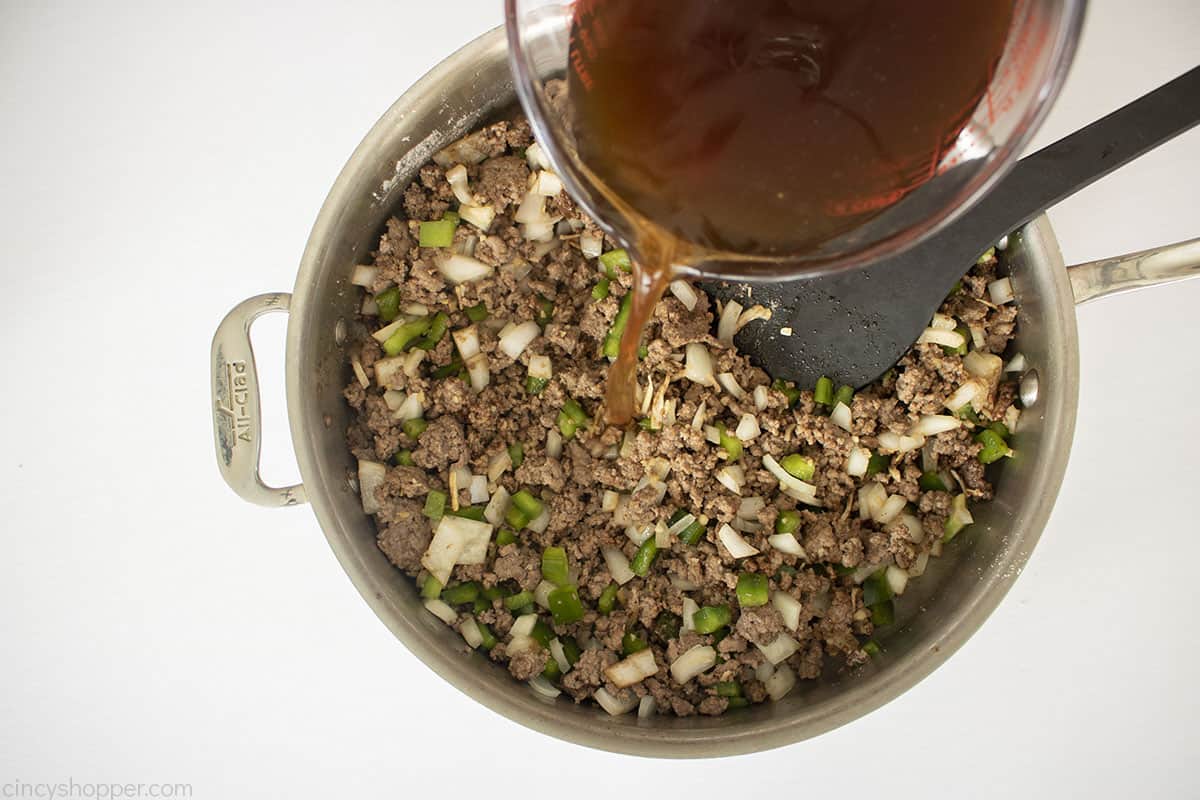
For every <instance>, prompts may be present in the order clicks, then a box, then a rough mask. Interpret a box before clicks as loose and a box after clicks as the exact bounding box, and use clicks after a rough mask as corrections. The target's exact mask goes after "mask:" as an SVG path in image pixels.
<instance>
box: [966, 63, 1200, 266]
mask: <svg viewBox="0 0 1200 800" xmlns="http://www.w3.org/2000/svg"><path fill="white" fill-rule="evenodd" d="M1197 123H1200V67H1195V68H1193V69H1191V70H1189V71H1188V72H1185V73H1184V74H1183V75H1180V76H1179V77H1178V78H1176V79H1174V80H1173V81H1171V82H1170V83H1167V84H1164V85H1163V86H1161V87H1159V88H1158V89H1155V90H1154V91H1153V92H1150V93H1149V94H1147V95H1144V96H1142V97H1140V98H1138V99H1137V100H1134V101H1133V102H1132V103H1130V104H1129V105H1127V106H1124V107H1122V108H1120V109H1118V110H1116V111H1114V112H1113V113H1111V114H1109V115H1108V116H1106V117H1103V118H1102V119H1099V120H1097V121H1096V122H1093V123H1092V124H1091V125H1088V126H1087V127H1086V128H1082V129H1080V130H1078V131H1076V132H1075V133H1073V134H1071V135H1070V136H1067V137H1066V138H1064V139H1060V140H1058V141H1057V142H1055V143H1054V144H1051V145H1048V146H1046V147H1044V148H1043V149H1041V150H1039V151H1037V152H1036V153H1034V154H1033V155H1030V156H1026V157H1025V158H1023V159H1021V160H1020V161H1019V162H1018V163H1017V165H1016V166H1015V167H1013V169H1012V171H1011V172H1010V173H1009V174H1008V175H1007V176H1006V177H1005V178H1004V179H1003V180H1001V181H1000V182H999V183H998V184H997V185H996V187H995V188H994V189H993V190H992V191H991V192H989V193H988V194H987V196H985V197H984V198H983V199H982V200H981V201H980V202H979V204H978V205H977V206H975V208H973V209H972V210H971V211H969V212H967V214H966V215H964V218H963V220H962V222H961V224H957V225H955V236H956V237H957V236H962V237H963V238H964V239H966V238H969V239H970V240H972V241H978V242H994V241H996V240H998V239H999V238H1000V237H1001V236H1003V235H1004V234H1006V233H1008V232H1009V231H1012V230H1015V229H1017V228H1019V227H1020V226H1022V225H1024V224H1025V223H1026V222H1029V221H1030V220H1032V219H1033V218H1034V217H1036V216H1038V215H1039V214H1041V213H1042V212H1043V211H1045V210H1046V209H1047V208H1050V207H1051V206H1053V205H1054V204H1056V203H1058V202H1059V201H1061V200H1064V199H1066V198H1067V197H1070V196H1071V195H1073V194H1075V193H1076V192H1078V191H1079V190H1080V189H1082V188H1084V187H1085V186H1088V185H1090V184H1092V183H1094V182H1095V181H1098V180H1100V179H1101V178H1103V177H1104V176H1105V175H1107V174H1109V173H1110V172H1112V171H1113V170H1115V169H1118V168H1119V167H1122V166H1124V165H1125V164H1128V163H1129V162H1130V161H1133V160H1134V159H1136V158H1138V157H1139V156H1141V155H1142V154H1144V153H1146V152H1148V151H1150V150H1153V149H1154V148H1155V147H1158V146H1159V145H1161V144H1163V143H1164V142H1167V141H1169V140H1171V139H1173V138H1175V137H1176V136H1178V135H1179V134H1181V133H1184V132H1185V131H1187V130H1189V129H1190V128H1192V127H1193V126H1195V125H1196V124H1197Z"/></svg>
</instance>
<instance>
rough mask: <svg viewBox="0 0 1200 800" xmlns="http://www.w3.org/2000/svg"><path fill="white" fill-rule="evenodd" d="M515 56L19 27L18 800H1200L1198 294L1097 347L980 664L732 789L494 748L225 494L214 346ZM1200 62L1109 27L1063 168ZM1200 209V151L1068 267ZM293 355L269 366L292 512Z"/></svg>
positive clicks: (12, 677) (211, 16) (1130, 179)
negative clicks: (476, 59) (435, 108)
mask: <svg viewBox="0 0 1200 800" xmlns="http://www.w3.org/2000/svg"><path fill="white" fill-rule="evenodd" d="M500 18H501V11H500V2H499V0H457V2H452V3H447V2H438V1H436V0H435V1H434V2H415V0H390V1H389V2H374V3H372V2H364V1H359V2H355V1H353V0H351V1H349V2H338V3H333V2H322V3H317V2H307V3H278V4H275V3H265V2H262V3H247V2H223V1H218V0H212V1H211V2H206V3H165V2H149V1H148V2H144V3H132V2H128V3H117V2H103V3H102V2H87V3H79V4H77V5H75V6H73V7H72V6H70V5H67V4H63V3H55V2H50V1H49V0H47V2H42V3H20V2H13V0H9V2H4V3H0V258H2V262H0V263H2V267H0V332H2V333H3V342H4V350H5V354H4V361H3V364H4V369H3V373H2V375H3V378H2V380H3V388H4V391H3V392H0V411H2V418H3V420H4V423H5V426H6V432H5V436H4V440H3V445H0V508H2V509H3V514H4V516H3V523H0V530H2V531H3V533H2V537H3V538H2V542H3V549H2V551H0V790H3V787H4V786H5V785H6V784H7V783H8V782H11V781H14V780H18V779H19V780H24V781H29V782H34V781H65V780H67V779H68V778H74V780H76V781H77V782H82V781H110V780H116V781H122V782H126V781H134V782H136V781H142V782H148V781H172V782H191V783H192V784H193V786H194V788H195V796H196V797H202V798H210V797H211V798H225V797H249V796H255V797H263V796H288V797H300V796H313V797H317V796H336V797H352V796H354V797H357V796H364V797H365V796H371V797H383V796H390V797H405V796H416V793H418V792H425V793H432V794H431V795H430V796H447V793H450V796H453V795H456V794H458V793H459V792H460V791H461V792H466V791H472V792H482V791H484V789H483V786H484V782H485V781H487V782H488V783H489V784H494V786H492V787H491V788H489V789H487V791H488V793H489V795H490V796H496V797H528V796H530V795H537V794H539V793H552V794H554V795H558V796H563V797H574V798H590V797H606V798H607V797H613V796H616V795H617V793H618V792H622V791H623V790H625V789H626V788H629V789H634V788H640V789H642V790H643V791H645V790H647V789H649V790H652V791H653V790H655V789H657V788H658V787H668V786H670V787H678V789H679V790H680V791H682V790H684V789H685V787H686V788H691V789H700V790H701V791H702V792H703V793H704V794H705V795H708V794H711V795H718V794H722V795H725V794H728V793H731V792H739V793H742V792H746V791H750V792H752V793H753V795H754V796H761V797H768V796H781V795H783V794H784V793H788V794H793V795H795V796H818V795H821V796H828V793H829V792H833V791H836V792H839V793H843V792H851V793H864V792H865V793H868V794H876V793H878V794H880V795H882V794H886V795H888V796H912V797H930V796H952V797H961V796H964V795H965V796H974V797H983V796H995V797H1009V796H1045V797H1050V796H1062V795H1063V794H1070V795H1074V796H1077V795H1082V794H1084V792H1087V794H1088V795H1089V796H1092V797H1123V796H1129V795H1132V794H1134V793H1135V792H1136V793H1137V794H1138V795H1139V796H1143V795H1145V796H1185V795H1191V796H1196V794H1197V792H1200V776H1198V773H1197V771H1196V770H1195V766H1194V761H1193V760H1194V759H1195V758H1196V757H1197V756H1198V755H1200V747H1198V746H1197V743H1198V742H1200V736H1198V735H1197V733H1196V726H1197V712H1200V688H1198V687H1197V681H1196V679H1195V676H1196V674H1197V667H1196V664H1197V661H1198V660H1200V633H1198V627H1197V624H1196V619H1197V614H1196V608H1197V580H1198V579H1197V567H1196V565H1197V563H1200V530H1198V526H1197V523H1196V513H1195V509H1196V505H1195V502H1196V500H1195V498H1196V479H1197V477H1198V475H1200V470H1198V469H1197V450H1198V449H1200V433H1198V432H1197V429H1196V424H1195V417H1194V410H1195V403H1196V399H1195V398H1196V396H1197V393H1198V392H1200V358H1198V357H1197V354H1196V347H1195V342H1196V338H1197V336H1196V335H1197V333H1198V332H1200V327H1198V325H1200V324H1198V323H1197V321H1196V320H1197V317H1196V307H1197V305H1198V304H1200V282H1197V283H1192V284H1184V285H1179V286H1175V287H1172V288H1167V289H1160V290H1158V291H1147V292H1144V293H1140V294H1137V295H1133V296H1127V297H1121V298H1117V299H1112V300H1109V301H1106V302H1101V303H1097V304H1095V305H1092V306H1088V307H1086V308H1084V309H1082V310H1081V311H1080V314H1079V320H1080V338H1081V340H1082V348H1083V356H1082V374H1083V383H1082V389H1081V401H1082V404H1081V407H1080V411H1079V433H1078V436H1077V438H1076V441H1075V449H1074V455H1073V458H1072V461H1071V466H1070V469H1069V471H1068V474H1067V480H1066V485H1065V486H1064V487H1063V491H1062V494H1061V496H1060V499H1059V501H1058V505H1057V508H1056V511H1055V513H1054V516H1053V518H1052V520H1051V522H1050V525H1049V528H1048V530H1047V531H1046V534H1045V536H1044V537H1043V539H1042V543H1041V545H1040V547H1039V548H1038V550H1037V552H1036V553H1035V554H1034V556H1033V559H1032V561H1031V562H1030V565H1029V568H1028V569H1027V570H1026V572H1025V574H1024V575H1023V576H1022V578H1021V579H1020V581H1019V582H1018V583H1017V585H1016V588H1015V589H1014V590H1013V592H1012V593H1011V594H1010V595H1009V597H1008V599H1007V600H1006V601H1005V603H1004V604H1003V606H1002V607H1001V608H1000V610H999V611H998V612H997V613H996V614H995V616H994V617H993V618H992V619H991V620H990V621H989V622H988V623H987V625H986V626H985V627H984V628H983V629H982V631H981V632H980V633H979V634H978V635H977V636H976V637H975V638H974V639H972V641H971V642H969V643H968V644H967V645H966V647H964V648H963V649H962V651H961V652H959V653H958V655H956V656H955V657H954V658H953V659H951V660H950V662H949V663H948V664H946V666H944V667H942V668H941V669H940V670H939V671H938V672H936V673H935V674H934V675H933V676H932V677H930V678H929V679H927V680H926V681H925V682H924V683H922V684H921V685H920V686H918V687H917V688H916V689H914V690H912V691H910V692H909V693H907V694H906V695H904V696H903V697H902V698H900V699H899V700H896V701H895V702H893V703H891V704H890V705H889V706H887V707H886V708H884V709H882V710H880V711H878V712H876V713H874V714H872V715H870V716H869V717H867V718H865V719H863V720H860V721H858V722H856V723H854V724H852V725H849V726H847V727H844V728H842V729H840V730H838V731H835V732H833V733H830V734H827V735H825V736H823V737H821V738H819V739H817V740H815V741H811V742H807V743H803V744H800V745H796V746H792V747H788V748H785V749H782V750H777V751H774V752H770V753H764V754H759V755H755V756H749V757H744V758H741V759H738V760H736V761H730V760H725V761H708V762H694V763H662V762H654V761H649V760H644V759H634V758H628V757H618V756H613V755H607V754H603V753H599V752H592V751H588V750H584V749H582V748H579V747H575V746H572V745H568V744H565V743H562V742H559V741H555V740H551V739H549V738H547V737H544V736H542V735H540V734H537V733H534V732H531V731H528V730H525V729H523V728H521V727H518V726H517V725H515V724H513V723H510V722H508V721H506V720H504V719H502V718H499V717H497V716H495V715H494V714H492V713H491V712H489V711H486V710H484V709H483V708H482V707H480V706H478V705H476V704H474V703H473V702H471V701H469V700H468V699H466V698H465V697H464V696H462V695H460V694H459V693H458V692H457V691H455V690H453V689H451V688H450V687H449V686H448V685H446V684H444V683H443V682H441V681H440V680H439V679H438V678H437V677H436V676H435V675H433V674H432V673H431V672H430V671H429V670H428V669H427V668H425V667H424V666H423V665H421V664H420V663H418V662H417V661H416V659H415V658H413V657H412V656H411V655H410V654H409V653H408V652H407V651H406V650H405V649H404V648H403V647H402V646H401V645H400V644H398V643H397V642H396V641H395V640H394V639H393V638H392V636H391V635H390V634H389V633H388V632H387V631H386V630H385V629H384V627H383V625H381V624H380V623H379V622H378V621H377V620H376V619H375V617H374V616H373V615H372V613H371V612H370V611H369V610H368V608H367V607H366V605H365V604H364V603H363V601H362V600H361V599H360V598H359V596H358V594H357V593H356V592H355V590H354V588H353V587H352V586H351V585H350V582H349V581H348V580H347V579H346V577H345V576H344V574H343V573H342V572H341V570H340V568H339V567H338V565H337V563H336V562H335V560H334V558H333V556H332V555H331V553H330V551H329V549H328V547H327V546H326V544H325V541H324V539H323V537H322V535H321V532H320V530H319V529H318V527H317V525H316V523H315V521H314V519H313V517H312V515H311V513H310V512H309V511H308V510H306V509H303V508H301V509H297V510H290V511H269V510H262V509H257V508H252V507H250V506H247V505H245V504H243V503H241V502H240V501H239V500H237V499H236V498H235V497H234V496H233V494H232V493H231V492H230V491H228V490H227V489H226V488H225V486H224V485H223V484H222V483H221V482H220V480H219V478H218V476H217V471H216V468H215V465H214V460H213V454H212V452H211V449H212V445H211V433H210V431H211V429H210V411H209V396H208V383H207V382H208V374H207V357H208V347H209V338H210V336H211V334H212V331H213V329H214V328H215V327H216V324H217V322H218V321H219V319H220V317H221V316H222V315H223V314H224V312H225V311H226V310H227V309H228V308H229V307H232V306H233V305H234V304H235V303H236V302H237V301H239V300H241V299H242V298H244V297H246V296H249V295H252V294H256V293H258V292H262V291H267V290H287V289H289V288H290V287H291V283H292V279H293V277H294V273H295V269H296V264H297V262H298V260H299V257H300V253H301V250H302V248H303V246H304V242H305V239H306V237H307V234H308V230H309V226H310V225H311V223H312V221H313V219H314V217H315V215H316V213H317V210H318V208H319V207H320V204H321V202H322V200H323V198H324V195H325V192H326V191H327V189H328V187H329V186H330V185H331V184H332V182H333V180H334V177H335V176H336V175H337V172H338V171H339V169H340V168H341V166H342V164H343V163H344V161H345V159H346V158H347V157H348V156H349V154H350V152H351V150H352V149H353V148H354V146H355V145H356V144H357V143H358V141H359V139H360V138H361V137H362V135H363V134H364V133H365V132H366V131H367V129H368V128H369V127H370V126H371V124H372V123H373V122H374V121H375V119H376V118H377V117H378V116H379V115H380V114H381V113H382V112H383V111H384V109H386V108H387V106H388V105H389V104H390V103H391V102H392V100H393V99H394V98H395V97H396V96H397V95H398V94H399V93H400V92H402V91H403V90H404V89H405V88H406V87H407V86H408V85H409V84H410V83H411V82H412V81H413V80H415V79H416V78H417V77H418V76H419V75H420V74H421V73H422V72H424V70H426V69H427V68H428V67H430V66H432V65H433V64H434V63H435V62H436V61H437V60H438V59H439V58H441V57H442V56H444V55H446V54H447V53H448V52H450V50H451V49H453V48H455V47H457V46H459V45H461V44H463V43H465V42H466V41H467V40H468V39H470V38H471V37H473V36H475V35H476V34H478V33H481V32H482V31H484V30H486V29H487V28H489V27H491V26H492V25H494V24H497V23H499V21H500ZM1198 37H1200V4H1197V3H1195V2H1193V0H1170V1H1169V0H1143V1H1142V2H1134V1H1133V0H1095V2H1094V3H1093V7H1092V10H1091V15H1090V19H1089V21H1088V25H1087V28H1086V31H1085V39H1084V41H1083V45H1082V48H1081V51H1080V54H1079V58H1078V61H1077V63H1076V67H1075V69H1074V72H1073V74H1072V77H1071V79H1070V82H1069V83H1068V84H1067V87H1066V90H1065V93H1064V95H1063V97H1062V101H1061V102H1060V103H1059V105H1058V107H1057V108H1056V110H1055V111H1054V114H1053V116H1052V117H1051V119H1050V121H1049V122H1048V124H1047V126H1046V128H1045V130H1044V132H1043V135H1042V137H1041V141H1042V142H1043V143H1044V142H1048V141H1050V140H1051V139H1053V138H1057V137H1058V136H1060V135H1063V134H1065V133H1068V132H1069V131H1071V130H1073V129H1075V128H1076V127H1079V126H1081V125H1082V124H1084V123H1086V122H1088V121H1090V120H1092V119H1094V118H1096V117H1098V116H1100V115H1102V114H1103V113H1105V112H1107V111H1109V110H1111V109H1113V108H1115V107H1117V106H1118V105H1120V104H1122V103H1124V102H1126V101H1128V100H1130V99H1132V98H1133V97H1135V96H1136V95H1138V94H1140V93H1142V92H1144V91H1148V90H1150V89H1152V88H1154V87H1155V86H1156V85H1158V84H1160V83H1162V82H1164V81H1166V80H1167V79H1169V78H1171V77H1174V76H1175V75H1176V74H1179V73H1181V72H1183V71H1184V70H1185V69H1187V68H1189V67H1192V66H1194V65H1195V63H1196V61H1197V60H1198V54H1200V50H1198V49H1197V44H1196V42H1197V40H1198ZM1198 184H1200V132H1193V133H1191V134H1190V135H1185V136H1184V137H1182V138H1181V139H1179V140H1177V141H1176V142H1175V143H1173V144H1171V145H1169V146H1167V147H1164V148H1162V149H1161V150H1159V151H1158V152H1156V153H1153V154H1151V155H1149V156H1147V157H1145V158H1144V159H1142V160H1141V161H1140V162H1138V163H1137V164H1135V165H1134V166H1131V167H1129V168H1127V169H1125V170H1123V171H1122V172H1120V173H1119V174H1117V175H1115V176H1113V177H1111V178H1109V179H1107V180H1106V181H1104V182H1103V183H1102V184H1099V185H1097V186H1095V187H1093V188H1092V189H1090V190H1088V191H1086V192H1084V193H1082V194H1080V195H1079V196H1077V197H1075V198H1074V199H1072V200H1070V201H1068V202H1067V203H1064V204H1063V205H1062V206H1061V207H1059V208H1057V209H1055V210H1054V212H1053V213H1052V215H1051V216H1052V218H1053V220H1054V222H1055V224H1056V226H1057V229H1058V232H1059V236H1060V238H1061V240H1062V243H1063V249H1064V251H1065V253H1066V256H1067V260H1068V261H1079V260H1086V259H1089V258H1097V257H1102V256H1107V255H1113V254H1116V253H1118V252H1124V251H1129V250H1135V249H1141V248H1143V247H1148V246H1151V245H1156V244H1162V243H1166V242H1168V241H1172V240H1177V239H1185V238H1189V237H1193V236H1197V235H1200V214H1198V213H1197V211H1198V210H1200V202H1198V200H1200V191H1198V190H1197V188H1196V187H1197V185H1198ZM282 330H283V322H282V320H280V319H273V320H269V321H268V322H267V323H266V324H264V325H263V326H261V329H260V330H259V331H258V334H257V341H258V344H259V351H260V357H261V364H262V366H263V368H264V370H266V371H267V373H268V374H267V377H268V380H269V383H270V386H269V391H268V393H267V395H266V397H265V399H264V402H265V404H266V408H267V410H268V414H269V418H268V420H267V441H268V449H269V451H270V452H269V453H268V462H269V463H268V469H267V472H268V475H269V477H272V478H274V479H276V480H279V481H282V480H286V479H287V478H288V477H289V475H291V474H294V471H295V468H294V466H293V465H292V463H291V456H290V453H289V452H288V446H287V444H286V434H285V417H284V411H283V401H282V376H281V373H280V364H281V355H280V354H281V350H282ZM748 780H749V781H751V783H750V785H749V786H748V785H747V781H748ZM0 796H2V795H0Z"/></svg>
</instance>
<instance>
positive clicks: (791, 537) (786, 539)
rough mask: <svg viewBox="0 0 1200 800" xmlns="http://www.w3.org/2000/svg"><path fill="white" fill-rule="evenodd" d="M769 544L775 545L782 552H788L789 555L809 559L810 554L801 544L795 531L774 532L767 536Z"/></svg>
mask: <svg viewBox="0 0 1200 800" xmlns="http://www.w3.org/2000/svg"><path fill="white" fill-rule="evenodd" d="M767 544H769V545H771V547H774V548H775V549H776V550H778V551H779V552H781V553H786V554H788V555H789V556H799V557H800V558H804V559H807V558H808V554H807V553H805V552H804V548H803V547H802V546H801V545H800V541H799V540H798V539H797V538H796V535H795V534H793V533H773V534H771V535H770V536H768V537H767Z"/></svg>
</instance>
